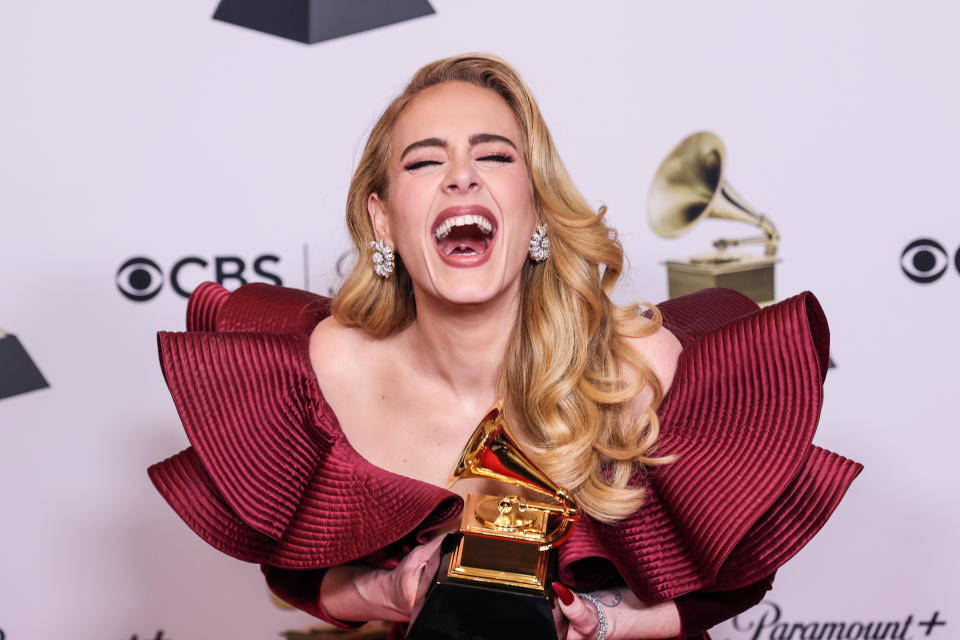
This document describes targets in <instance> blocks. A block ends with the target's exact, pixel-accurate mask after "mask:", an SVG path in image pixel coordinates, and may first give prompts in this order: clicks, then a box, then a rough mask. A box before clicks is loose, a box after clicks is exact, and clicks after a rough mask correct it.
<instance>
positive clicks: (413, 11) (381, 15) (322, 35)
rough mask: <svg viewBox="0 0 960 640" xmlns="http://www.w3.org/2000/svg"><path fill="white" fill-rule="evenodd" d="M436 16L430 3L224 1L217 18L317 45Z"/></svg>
mask: <svg viewBox="0 0 960 640" xmlns="http://www.w3.org/2000/svg"><path fill="white" fill-rule="evenodd" d="M432 13H434V11H433V7H432V6H430V3H429V2H428V0H220V4H219V5H218V6H217V10H216V11H215V12H214V14H213V18H214V20H222V21H223V22H229V23H231V24H236V25H239V26H241V27H247V28H249V29H256V30H257V31H262V32H264V33H270V34H273V35H275V36H280V37H282V38H289V39H290V40H297V41H299V42H306V43H307V44H313V43H315V42H322V41H324V40H332V39H333V38H339V37H341V36H346V35H350V34H352V33H360V32H361V31H368V30H370V29H376V28H377V27H385V26H387V25H390V24H395V23H397V22H403V21H404V20H411V19H413V18H419V17H421V16H426V15H430V14H432Z"/></svg>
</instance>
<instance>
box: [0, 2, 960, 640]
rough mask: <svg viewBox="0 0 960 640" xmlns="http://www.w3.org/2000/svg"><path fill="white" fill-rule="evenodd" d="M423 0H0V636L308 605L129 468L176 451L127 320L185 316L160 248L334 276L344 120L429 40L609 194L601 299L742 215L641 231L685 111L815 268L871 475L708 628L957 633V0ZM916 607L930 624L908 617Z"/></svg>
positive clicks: (213, 624)
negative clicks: (541, 123) (827, 626)
mask: <svg viewBox="0 0 960 640" xmlns="http://www.w3.org/2000/svg"><path fill="white" fill-rule="evenodd" d="M432 4H433V6H434V8H435V9H436V14H435V15H432V16H427V17H424V18H419V19H416V20H412V21H408V22H402V23H399V24H395V25H392V26H389V27H385V28H381V29H376V30H372V31H368V32H364V33H360V34H356V35H352V36H348V37H344V38H340V39H336V40H331V41H328V42H324V43H320V44H316V45H310V46H308V45H304V44H301V43H297V42H293V41H289V40H285V39H282V38H278V37H274V36H270V35H265V34H262V33H258V32H256V31H252V30H248V29H243V28H239V27H236V26H232V25H228V24H224V23H222V22H217V21H213V20H211V19H210V15H211V14H212V12H213V10H214V8H215V3H214V2H212V1H211V2H205V3H204V2H201V3H197V2H196V1H190V2H188V1H186V0H175V1H167V2H159V1H156V0H144V1H141V2H133V3H132V2H121V1H120V0H99V1H98V2H95V3H91V2H76V1H67V0H50V1H49V2H39V3H37V2H35V3H18V4H11V5H9V6H6V7H4V9H3V12H2V18H0V61H2V62H0V65H2V69H3V73H2V76H0V82H2V85H0V86H2V87H3V96H4V97H3V99H2V101H0V132H2V135H0V216H2V224H0V327H3V328H4V329H5V330H6V331H7V332H8V333H12V334H15V335H16V336H17V337H18V338H19V340H20V341H21V343H22V344H23V345H24V346H25V347H26V349H27V351H28V352H29V353H30V355H31V356H32V357H33V360H34V361H35V362H36V364H37V365H38V366H39V368H40V370H41V371H42V372H43V374H44V375H45V377H46V379H47V380H48V381H49V383H50V388H49V389H43V390H39V391H33V392H30V393H26V394H20V395H16V396H12V397H8V398H5V399H2V400H0V460H2V463H0V536H2V544H0V630H2V632H0V637H4V636H5V638H6V639H8V640H20V639H25V638H55V637H76V638H122V639H126V638H131V637H132V636H134V635H137V636H138V637H139V638H141V639H143V638H154V637H155V636H159V635H162V637H163V638H173V639H174V640H187V639H190V638H212V637H231V638H238V639H239V638H251V639H253V638H260V637H275V634H276V633H278V632H279V631H281V630H283V629H289V628H292V627H297V626H304V625H307V624H309V620H310V619H309V617H308V616H306V615H305V614H301V613H290V612H284V611H280V610H278V609H276V608H274V607H273V605H271V604H270V603H269V602H268V601H267V599H266V595H265V588H264V586H263V583H262V580H261V578H260V575H259V571H258V570H257V569H256V568H255V567H253V566H251V565H244V564H242V563H240V562H237V561H235V560H232V559H230V558H227V557H226V556H222V555H220V554H218V553H217V552H215V551H213V550H212V549H210V548H208V547H206V545H205V544H204V543H202V542H201V541H200V540H199V539H198V538H197V537H196V536H194V534H193V533H191V532H190V531H189V530H188V529H187V527H186V526H185V525H183V524H182V523H181V522H180V521H179V520H178V519H177V518H176V516H175V515H174V514H173V512H172V511H171V510H170V509H169V508H168V507H167V506H166V504H165V503H164V502H163V501H162V499H161V498H160V497H159V496H158V495H157V494H156V492H155V491H154V490H153V488H152V486H151V485H150V483H149V481H148V479H147V475H146V473H145V468H146V467H147V466H148V465H149V464H151V463H152V462H154V461H156V460H158V459H160V458H163V457H165V456H167V455H169V454H172V453H173V452H175V451H178V450H180V449H181V448H183V447H184V446H186V444H187V443H186V439H185V437H184V436H183V434H182V431H181V429H180V428H179V423H178V420H177V417H176V414H175V411H174V408H173V405H172V403H171V401H170V399H169V396H168V394H167V391H166V389H165V387H164V385H163V382H162V380H161V376H160V372H159V367H158V366H157V361H156V349H155V342H154V337H153V335H154V332H155V331H157V330H160V329H181V328H182V327H183V314H184V309H185V300H184V298H182V297H181V296H179V295H178V294H176V293H175V291H174V290H173V288H172V286H171V283H170V282H169V280H170V270H171V269H172V268H173V266H174V264H175V263H176V262H178V261H179V260H181V259H182V258H184V257H194V258H198V259H200V260H204V261H206V262H208V263H209V266H208V267H206V268H202V267H201V266H199V264H198V263H196V262H194V263H188V265H187V266H186V267H185V268H184V270H183V272H182V273H183V278H182V280H181V284H182V285H183V286H184V287H192V286H194V285H195V284H196V283H197V282H199V281H200V280H202V279H210V278H213V277H214V275H215V272H214V267H213V262H214V260H215V259H216V258H217V257H239V258H241V259H242V260H243V261H244V263H245V265H246V270H245V274H246V276H247V277H248V278H249V279H263V278H259V277H255V274H254V272H253V267H252V264H253V262H254V261H255V260H256V259H257V258H258V257H259V256H262V255H266V254H269V255H274V256H277V258H278V259H279V261H278V262H276V263H275V264H273V263H267V270H268V271H269V272H270V273H273V274H275V275H276V276H277V277H278V278H279V279H281V280H282V282H283V284H285V285H288V286H295V287H304V286H309V288H310V289H312V290H314V291H319V292H324V293H325V292H327V291H328V289H329V287H330V286H332V285H333V283H334V281H335V270H334V264H335V262H336V259H337V257H338V256H339V255H340V254H341V253H342V252H343V251H344V250H345V249H346V248H347V239H346V233H345V230H344V224H343V213H342V212H343V204H344V200H345V195H346V190H347V185H348V181H349V178H350V174H351V170H352V167H353V163H354V161H355V159H356V157H357V155H358V147H359V146H360V145H361V143H362V141H363V139H364V136H365V134H366V132H367V130H368V129H369V127H370V126H371V125H372V123H373V121H374V120H375V118H376V116H377V115H378V113H379V111H380V110H381V109H382V108H383V107H384V106H385V105H386V103H387V102H388V101H389V99H390V98H391V97H392V96H393V95H394V94H395V93H396V92H397V91H399V89H400V88H401V87H402V86H403V84H404V83H405V82H406V80H407V79H408V78H409V76H410V75H411V74H412V73H413V71H414V70H415V69H416V68H418V67H419V66H420V65H421V64H423V63H425V62H427V61H429V60H432V59H435V58H438V57H442V56H446V55H450V54H453V53H458V52H464V51H473V50H480V51H489V52H493V53H496V54H498V55H501V56H503V57H505V58H506V59H507V60H508V61H510V62H511V63H513V64H514V65H515V66H516V67H517V68H518V69H519V70H520V71H521V73H522V74H523V75H524V77H525V78H526V80H527V81H528V82H529V84H530V85H531V87H532V88H533V90H534V92H535V94H536V96H537V97H538V100H539V102H540V105H541V108H542V110H543V112H544V114H545V116H546V118H547V121H548V124H549V125H550V126H551V128H552V131H553V134H554V136H555V138H556V141H557V144H558V146H559V148H560V151H561V153H562V154H563V156H564V159H565V161H566V163H567V165H568V168H569V169H570V172H571V173H572V175H573V176H574V178H575V180H576V182H577V184H578V186H579V187H580V189H581V190H582V191H583V193H584V194H585V195H586V196H587V197H588V198H589V199H590V200H591V201H592V202H594V203H595V204H597V205H600V204H606V205H607V206H608V207H609V211H610V218H611V220H612V221H613V223H614V224H615V225H616V226H617V227H618V228H619V229H620V231H621V232H622V236H623V240H624V244H625V248H626V250H627V252H628V255H629V256H630V259H631V263H632V267H633V269H632V272H631V274H630V277H629V279H628V280H627V282H625V284H624V287H623V290H622V291H621V293H620V294H619V295H620V296H621V298H622V299H634V298H639V299H645V300H652V301H658V300H661V299H663V298H664V297H665V296H666V286H665V280H666V277H665V270H664V267H663V265H662V264H661V263H662V262H663V260H665V259H667V258H674V257H682V256H686V255H689V254H691V253H694V252H698V251H702V250H704V249H706V248H708V246H709V242H710V240H711V239H712V238H714V237H717V236H721V235H726V236H730V235H733V236H736V235H738V234H740V232H741V231H743V232H744V233H743V234H742V235H746V234H749V233H750V230H749V229H746V228H745V229H743V230H740V229H736V228H735V227H734V226H733V225H731V224H729V223H728V224H722V223H705V224H703V225H701V226H700V227H698V228H697V229H696V230H694V232H692V233H690V234H688V235H687V236H684V237H683V238H681V239H678V240H673V241H668V240H663V239H660V238H658V237H656V236H654V235H653V233H652V232H651V231H650V230H649V228H648V227H647V224H646V220H645V213H644V205H645V202H646V192H647V187H648V185H649V182H650V178H651V177H652V174H653V172H654V170H655V169H656V167H657V165H658V164H659V162H660V160H661V159H662V158H663V156H664V155H665V154H666V153H667V152H668V151H669V150H670V149H671V148H672V146H673V145H674V144H675V143H677V142H678V141H679V140H680V139H681V138H683V137H684V136H686V135H687V134H689V133H691V132H693V131H696V130H700V129H710V130H713V131H715V132H716V133H718V134H719V135H720V136H721V137H722V138H723V139H724V141H725V142H726V145H727V150H728V157H729V176H730V178H731V180H732V182H733V184H734V185H735V186H736V187H737V189H738V190H739V191H740V192H741V193H743V194H744V195H745V196H746V197H747V199H748V200H750V201H751V202H752V203H754V204H755V205H757V206H758V207H759V208H761V209H762V210H764V211H765V212H767V213H768V214H769V215H770V216H771V217H772V219H773V220H774V221H775V223H776V224H777V226H778V228H779V230H780V232H781V234H782V237H783V241H782V244H781V250H780V253H781V255H782V257H783V262H782V264H780V265H779V266H778V268H777V269H778V272H777V277H778V282H777V294H778V297H781V298H782V297H786V296H788V295H791V294H793V293H795V292H797V291H800V290H803V289H810V290H812V291H814V292H815V293H816V294H817V295H818V296H819V298H820V300H821V302H822V303H823V306H824V308H825V310H826V312H827V315H828V318H829V319H830V323H831V328H832V332H833V345H832V355H833V358H834V360H835V361H836V363H837V365H838V367H837V368H836V369H833V370H832V371H831V373H830V375H829V376H828V379H827V399H826V405H825V407H824V411H823V418H822V422H821V427H820V432H819V435H818V439H817V441H818V443H819V444H821V445H823V446H826V447H828V448H831V449H834V450H837V451H840V452H842V453H844V454H846V455H849V456H850V457H853V458H855V459H857V460H859V461H861V462H863V463H864V464H865V465H866V471H865V472H864V474H863V475H862V476H861V477H860V478H859V479H858V480H857V481H856V482H855V483H854V485H853V487H852V489H851V490H850V492H849V494H848V496H847V498H846V500H845V501H844V502H843V503H842V504H841V506H840V508H839V509H838V510H837V512H836V514H835V515H834V517H833V519H832V520H831V521H830V522H829V524H828V525H827V526H826V528H825V529H824V530H823V532H822V533H821V534H820V535H819V536H818V537H817V538H816V539H815V540H814V541H813V542H812V543H811V544H810V545H809V546H808V547H807V548H806V549H805V550H804V551H803V552H801V554H800V555H799V556H798V557H797V558H796V559H795V560H794V561H792V562H791V563H790V564H789V565H788V566H787V567H786V568H784V569H783V570H782V571H781V572H780V575H779V577H778V579H777V584H776V588H775V590H774V591H773V592H771V593H770V594H769V595H768V598H767V600H768V604H765V605H762V606H761V607H760V608H758V609H757V610H756V611H754V612H753V613H751V614H745V615H744V616H742V617H741V619H740V622H739V628H736V627H734V626H733V625H731V624H726V625H724V626H722V627H720V628H718V630H717V631H716V637H717V638H730V639H731V640H732V639H736V638H770V639H771V640H776V639H777V638H778V637H779V638H785V637H787V636H786V635H785V634H784V631H783V629H778V628H776V627H773V626H771V624H772V621H773V614H772V611H773V605H776V606H777V607H779V609H780V611H781V613H780V622H781V623H782V622H791V623H793V622H800V623H804V622H812V621H843V622H846V623H847V624H848V625H849V624H850V623H852V622H854V621H860V622H867V621H888V620H890V621H892V620H900V621H904V620H905V619H906V618H907V616H912V618H911V619H910V623H909V626H907V628H906V632H905V633H904V634H902V637H906V638H910V637H913V638H919V637H927V634H929V636H933V637H936V638H941V639H943V640H946V639H947V638H950V637H952V636H953V635H955V632H953V631H951V629H954V628H956V626H957V625H960V620H957V619H956V616H957V615H958V614H960V608H958V607H957V605H956V602H957V601H958V598H957V596H958V589H957V588H956V587H955V581H954V578H955V576H956V575H958V574H960V562H958V560H960V553H958V551H957V548H956V545H955V544H954V543H953V537H954V534H955V532H956V531H957V530H958V528H960V517H958V516H960V509H958V505H957V501H956V498H955V496H956V495H957V490H958V488H960V487H958V484H960V483H958V480H957V476H956V474H954V473H953V464H955V459H956V451H957V449H958V445H960V437H958V435H957V426H958V420H957V413H958V411H957V410H958V400H957V375H956V371H957V363H958V362H960V340H958V337H957V315H958V310H960V305H958V294H960V272H958V268H957V267H955V266H953V264H952V262H953V260H954V254H955V252H956V251H957V250H958V248H960V220H958V216H957V212H956V201H955V196H954V193H953V192H954V186H955V184H956V180H955V176H956V175H957V173H958V169H960V155H958V153H957V149H958V148H960V124H958V120H957V113H960V89H958V83H957V78H958V77H960V40H958V39H957V38H956V37H955V29H956V25H957V24H958V21H960V10H958V8H957V7H958V5H956V4H955V3H951V2H948V1H942V2H933V1H931V2H916V3H907V2H896V3H894V2H847V3H836V2H822V1H821V2H804V3H789V4H787V3H764V2H747V1H743V0H740V1H737V2H727V3H711V2H692V1H683V2H673V3H652V2H651V3H634V2H591V3H586V2H573V1H569V0H563V1H561V0H554V1H552V2H549V3H546V2H528V3H519V2H509V1H505V0H489V1H488V2H485V3H482V4H480V3H463V2H455V1H454V0H433V2H432ZM923 237H927V238H932V239H936V240H937V241H938V242H940V243H941V244H942V245H943V246H944V248H945V249H946V253H947V254H948V255H947V258H946V259H948V260H949V261H950V262H951V264H950V266H949V267H948V268H947V269H946V271H945V273H944V274H943V276H942V277H940V278H939V279H938V280H936V281H935V282H933V283H930V284H918V283H916V282H914V281H912V280H911V279H909V278H908V277H906V275H905V274H904V272H903V271H902V270H901V266H900V255H901V252H902V251H903V249H904V247H905V246H906V245H907V244H908V243H909V242H911V241H913V240H915V239H917V238H923ZM137 256H145V257H149V258H151V259H152V260H153V261H155V262H156V263H157V265H158V266H159V267H160V269H161V271H162V272H163V274H164V283H163V286H162V287H161V288H160V290H159V292H158V293H157V295H156V296H155V297H154V298H152V299H151V300H149V301H146V302H133V301H131V300H129V299H127V298H126V297H124V296H123V295H122V294H121V292H120V291H119V290H118V287H117V285H116V282H115V281H116V274H117V270H118V269H119V267H120V265H121V264H123V263H124V262H125V261H127V260H128V259H130V258H133V257H137ZM154 282H156V281H154ZM226 284H227V285H228V286H230V287H231V288H232V287H233V286H235V285H236V284H237V283H236V282H235V281H228V282H227V283H226ZM3 365H4V363H0V366H3ZM934 612H938V619H937V621H946V625H932V626H918V623H919V622H923V621H929V619H930V617H931V615H932V614H933V613H934ZM764 615H765V616H766V617H765V618H764V619H763V621H762V622H761V618H762V617H763V616H764ZM762 625H765V626H762ZM161 631H162V634H161V633H160V632H161ZM794 637H795V638H799V637H800V632H799V631H798V632H797V634H796V635H794ZM804 637H807V636H804ZM849 637H857V636H855V635H853V633H852V632H851V633H849Z"/></svg>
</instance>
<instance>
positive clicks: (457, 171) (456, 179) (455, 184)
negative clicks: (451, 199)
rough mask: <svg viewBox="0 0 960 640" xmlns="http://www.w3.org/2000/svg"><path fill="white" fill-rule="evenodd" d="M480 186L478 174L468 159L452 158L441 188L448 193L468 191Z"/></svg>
mask: <svg viewBox="0 0 960 640" xmlns="http://www.w3.org/2000/svg"><path fill="white" fill-rule="evenodd" d="M479 188H480V176H479V175H478V174H477V170H476V168H475V167H474V166H473V163H472V162H470V161H469V160H468V159H462V160H461V159H456V160H452V161H451V162H450V164H449V170H448V171H447V175H446V177H445V178H444V183H443V190H444V191H445V192H446V193H448V194H456V193H470V192H472V191H476V190H477V189H479Z"/></svg>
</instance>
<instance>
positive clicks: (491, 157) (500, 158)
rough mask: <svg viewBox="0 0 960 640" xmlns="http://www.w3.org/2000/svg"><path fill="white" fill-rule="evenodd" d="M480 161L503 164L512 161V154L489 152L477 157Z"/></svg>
mask: <svg viewBox="0 0 960 640" xmlns="http://www.w3.org/2000/svg"><path fill="white" fill-rule="evenodd" d="M477 160H480V161H481V162H502V163H504V164H506V163H509V162H513V156H511V155H508V154H506V153H490V154H487V155H485V156H482V157H480V158H477Z"/></svg>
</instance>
